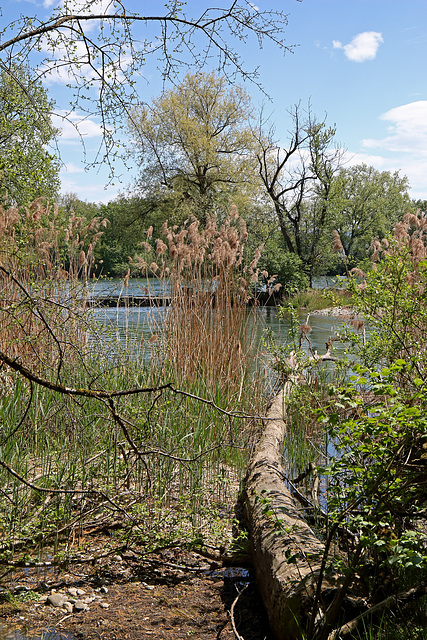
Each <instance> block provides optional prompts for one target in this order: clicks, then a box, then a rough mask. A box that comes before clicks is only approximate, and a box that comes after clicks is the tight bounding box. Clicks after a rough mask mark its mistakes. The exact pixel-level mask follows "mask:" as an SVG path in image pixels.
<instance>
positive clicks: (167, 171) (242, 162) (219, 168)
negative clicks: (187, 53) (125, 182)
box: [129, 73, 254, 222]
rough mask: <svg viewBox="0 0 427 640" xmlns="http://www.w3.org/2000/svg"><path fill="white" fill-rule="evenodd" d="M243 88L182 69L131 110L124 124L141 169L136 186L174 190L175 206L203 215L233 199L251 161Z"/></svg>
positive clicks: (248, 111) (143, 189)
mask: <svg viewBox="0 0 427 640" xmlns="http://www.w3.org/2000/svg"><path fill="white" fill-rule="evenodd" d="M250 115H251V105H250V99H249V96H248V94H247V93H246V92H245V91H244V89H242V88H241V87H239V86H233V87H230V85H229V84H228V82H227V81H226V79H225V78H224V77H223V76H222V77H220V76H218V75H216V74H215V73H195V74H188V75H187V76H186V77H185V78H184V80H183V82H182V83H181V84H180V85H179V86H178V87H176V88H174V89H171V90H170V91H167V92H165V93H163V94H162V95H161V96H160V97H158V98H156V99H155V100H153V102H152V105H151V106H150V107H139V108H136V109H134V110H133V112H132V118H131V119H130V121H129V129H130V132H131V134H132V138H133V151H134V156H135V158H136V159H137V162H138V164H139V165H140V166H141V174H140V178H139V180H138V183H137V184H138V188H139V191H140V192H141V193H147V192H150V185H153V184H154V185H157V191H158V192H160V193H161V194H163V193H166V194H168V193H169V194H174V195H175V198H176V203H177V206H178V207H180V208H182V209H184V211H185V212H186V213H191V212H193V213H194V214H195V215H196V217H198V218H199V219H200V218H201V219H202V221H203V222H205V221H206V217H207V215H208V214H212V213H216V211H217V210H218V208H220V209H224V208H225V209H226V210H227V209H228V206H229V199H230V196H231V195H234V200H236V199H237V200H239V197H241V192H242V191H244V190H245V188H247V186H248V183H249V179H248V176H250V175H251V174H252V175H253V170H252V172H251V171H250V168H251V166H253V156H254V144H253V137H252V135H251V130H250V127H249V118H250Z"/></svg>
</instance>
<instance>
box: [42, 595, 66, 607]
mask: <svg viewBox="0 0 427 640" xmlns="http://www.w3.org/2000/svg"><path fill="white" fill-rule="evenodd" d="M46 602H47V604H50V605H52V607H62V606H63V604H64V602H65V596H63V595H62V593H51V594H50V596H48V597H47V599H46Z"/></svg>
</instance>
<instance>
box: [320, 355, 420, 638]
mask: <svg viewBox="0 0 427 640" xmlns="http://www.w3.org/2000/svg"><path fill="white" fill-rule="evenodd" d="M357 372H358V375H357V376H353V378H352V381H351V382H350V383H349V384H347V385H346V386H345V387H344V388H342V389H336V388H335V389H331V394H332V395H333V400H332V406H331V409H330V412H329V415H328V416H326V415H325V414H324V419H325V420H326V422H327V425H328V433H329V436H330V437H331V438H332V439H333V443H334V449H335V454H334V455H333V456H332V457H331V458H330V462H329V464H328V465H327V466H326V467H325V468H323V469H322V470H321V471H322V473H324V474H326V475H327V476H328V477H329V486H328V493H327V504H328V518H327V537H326V551H325V562H324V567H323V568H324V569H325V567H326V557H327V555H328V553H329V552H330V550H331V545H332V541H335V540H337V541H338V544H339V545H340V549H341V551H342V552H344V553H345V558H343V559H342V560H341V561H340V560H338V564H336V567H337V568H338V570H340V571H343V573H344V575H345V577H346V579H345V581H344V584H343V586H342V588H341V589H340V590H339V591H338V593H337V595H336V598H335V600H334V602H333V603H332V604H331V606H330V607H329V608H328V610H327V611H326V614H325V617H324V619H323V620H322V622H321V623H320V624H318V625H313V622H312V626H311V631H314V629H315V628H316V627H317V630H316V632H315V633H314V635H313V636H312V637H314V638H316V639H319V640H323V639H324V638H327V637H328V634H329V632H330V630H331V627H332V626H333V625H336V623H337V620H338V617H339V609H340V607H341V604H342V602H343V599H344V597H345V596H346V594H347V592H348V591H349V590H350V592H353V593H355V592H358V593H360V592H362V593H363V595H364V598H365V600H366V604H365V607H366V610H369V607H372V606H374V605H376V604H379V603H381V602H382V601H384V603H386V602H387V598H388V597H389V596H391V595H396V596H397V594H400V595H399V597H402V594H405V591H406V590H407V588H408V584H409V585H410V586H413V585H414V584H415V585H417V584H418V583H420V582H421V581H422V578H423V576H424V572H425V569H426V566H427V535H426V533H425V529H424V525H425V473H426V459H427V458H426V450H427V421H426V417H425V416H426V401H427V396H426V393H425V388H424V386H425V385H424V383H422V382H421V381H419V383H418V386H417V388H416V391H415V392H409V393H408V391H407V390H406V389H405V388H404V387H401V386H400V384H399V380H400V379H402V374H408V375H414V373H415V375H416V372H414V371H413V368H412V366H411V365H408V363H406V362H405V361H403V360H397V361H396V362H395V363H394V364H393V365H391V366H390V367H389V368H386V369H383V370H382V371H381V372H377V371H375V370H369V369H366V368H364V367H357ZM366 389H367V390H368V392H369V395H368V396H366V393H365V394H364V393H363V390H366ZM343 416H344V419H343ZM336 562H337V560H335V563H336ZM420 595H422V593H421V594H420ZM314 615H315V613H314V614H313V618H312V621H313V620H314ZM310 637H311V636H310Z"/></svg>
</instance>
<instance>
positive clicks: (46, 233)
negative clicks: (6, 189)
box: [0, 199, 106, 373]
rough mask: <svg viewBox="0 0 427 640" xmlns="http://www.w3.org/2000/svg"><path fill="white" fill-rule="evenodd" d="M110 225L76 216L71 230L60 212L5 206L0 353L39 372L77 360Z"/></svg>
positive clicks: (39, 203) (0, 236)
mask: <svg viewBox="0 0 427 640" xmlns="http://www.w3.org/2000/svg"><path fill="white" fill-rule="evenodd" d="M105 224H106V221H105V220H102V221H101V220H100V219H99V218H94V219H93V220H91V221H90V222H89V223H87V222H86V221H84V220H83V219H82V218H79V217H77V216H75V214H74V213H72V214H71V216H70V219H69V222H68V225H67V227H66V229H64V228H63V227H62V226H61V222H60V218H59V212H58V208H57V206H56V205H55V206H48V205H46V204H45V203H44V201H43V200H42V199H37V200H35V201H34V202H33V203H32V204H31V205H30V206H29V207H27V208H17V207H14V206H9V207H8V206H7V204H6V203H4V204H3V205H0V291H1V293H0V348H1V349H2V350H3V351H4V352H6V353H7V354H8V355H9V356H10V357H13V358H17V357H19V359H20V361H21V362H22V363H23V364H25V365H26V366H27V367H30V368H33V369H36V370H40V368H42V367H45V368H46V367H47V368H49V367H56V370H57V373H58V372H59V370H60V368H61V367H62V366H63V365H64V362H65V361H66V360H67V358H68V360H69V361H70V359H71V360H72V359H73V354H74V356H75V354H76V352H77V350H78V349H81V348H82V346H83V345H84V344H85V340H86V331H85V329H84V323H83V321H82V313H83V311H84V308H83V307H84V304H83V303H82V300H83V298H84V296H83V294H82V287H81V286H77V285H79V284H80V283H81V282H82V281H83V282H84V281H85V280H87V278H88V277H89V275H90V271H91V268H92V266H93V264H94V249H95V246H96V243H97V242H98V240H99V238H100V236H101V232H100V231H99V228H100V226H105Z"/></svg>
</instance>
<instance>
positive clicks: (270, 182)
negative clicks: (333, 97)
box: [255, 104, 343, 279]
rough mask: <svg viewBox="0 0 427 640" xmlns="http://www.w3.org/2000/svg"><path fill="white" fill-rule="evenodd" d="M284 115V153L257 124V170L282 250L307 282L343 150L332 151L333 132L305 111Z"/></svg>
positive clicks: (296, 109)
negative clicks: (303, 269) (297, 262)
mask: <svg viewBox="0 0 427 640" xmlns="http://www.w3.org/2000/svg"><path fill="white" fill-rule="evenodd" d="M289 114H290V116H291V119H292V130H291V131H290V139H289V144H288V146H287V147H286V148H282V147H281V146H280V144H279V143H278V142H277V141H276V139H275V131H274V129H273V128H270V130H269V131H267V132H265V123H263V122H262V120H261V121H260V126H259V129H258V131H257V132H256V133H255V135H256V137H257V141H258V144H259V151H258V168H259V174H260V177H261V180H262V182H263V184H264V186H265V189H266V191H267V193H268V195H269V197H270V199H271V201H272V203H273V206H274V210H275V212H276V216H277V220H278V223H279V227H280V230H281V232H282V235H283V238H284V241H285V244H286V247H287V249H288V251H289V252H290V253H294V254H296V255H298V256H299V257H300V258H301V259H302V261H303V262H304V263H305V265H306V266H307V271H308V275H309V277H310V279H311V278H312V276H313V273H314V269H315V266H316V263H317V261H318V259H319V248H320V244H321V242H322V239H323V237H324V234H325V232H326V231H327V229H328V219H329V212H330V206H329V203H330V199H331V197H332V190H331V187H332V180H333V178H334V176H335V175H336V173H337V172H338V171H339V169H340V166H341V161H342V155H343V151H342V150H341V149H338V148H336V147H335V146H334V137H335V133H336V129H335V127H330V126H328V125H327V124H326V120H325V119H324V120H317V118H316V117H315V116H313V114H312V113H311V108H310V106H309V107H308V109H307V111H306V112H305V113H304V112H303V110H302V108H301V105H300V104H297V105H295V106H294V107H293V109H292V110H290V111H289Z"/></svg>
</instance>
